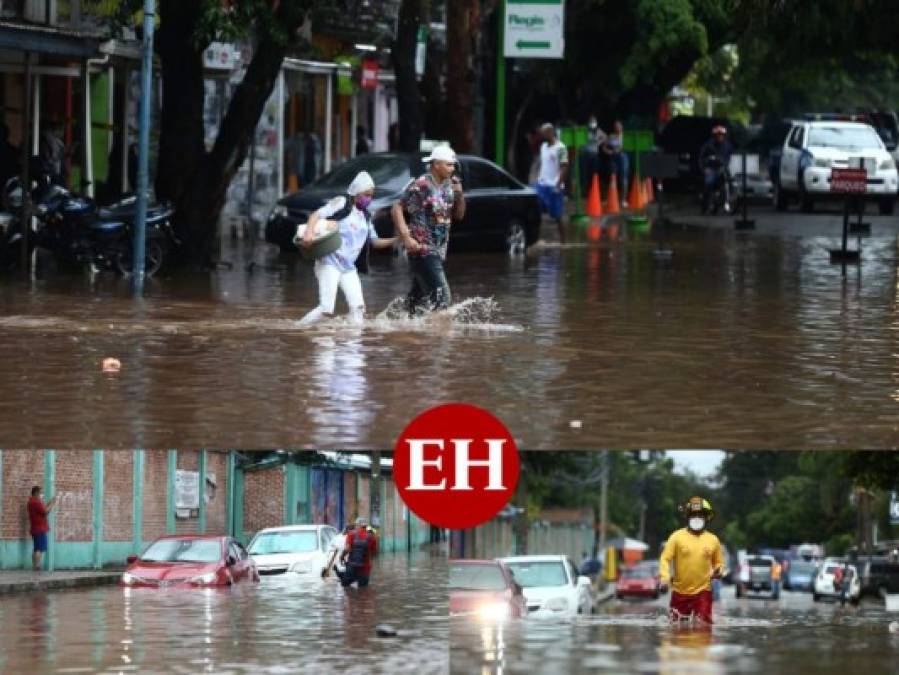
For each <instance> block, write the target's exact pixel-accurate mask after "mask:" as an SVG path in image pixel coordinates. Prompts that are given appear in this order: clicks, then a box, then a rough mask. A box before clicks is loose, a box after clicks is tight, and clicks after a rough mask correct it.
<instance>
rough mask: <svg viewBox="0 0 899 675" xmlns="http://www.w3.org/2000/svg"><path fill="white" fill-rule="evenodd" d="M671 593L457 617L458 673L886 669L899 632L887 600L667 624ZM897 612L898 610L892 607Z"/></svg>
mask: <svg viewBox="0 0 899 675" xmlns="http://www.w3.org/2000/svg"><path fill="white" fill-rule="evenodd" d="M664 602H665V600H664V599H662V600H660V601H659V602H646V603H636V602H630V603H629V602H613V603H612V604H611V605H604V606H601V608H600V613H599V614H597V615H594V616H584V617H579V618H577V619H575V620H571V621H553V620H540V619H536V620H535V619H525V620H523V621H512V622H509V623H507V624H505V625H500V626H496V625H494V626H488V625H484V624H481V625H476V624H475V625H473V624H472V623H471V622H468V621H464V620H457V619H455V618H454V619H452V620H451V623H450V633H451V638H450V640H451V647H450V660H451V664H452V671H453V672H454V673H484V674H485V675H486V674H487V673H492V674H493V673H495V674H497V675H498V674H499V673H519V672H521V673H557V672H565V673H587V672H607V673H663V674H669V673H670V674H690V675H693V674H695V673H714V674H718V673H721V674H724V673H758V672H764V673H799V672H803V673H805V672H809V673H812V672H814V673H848V672H856V673H864V672H868V673H880V672H888V671H889V670H890V669H891V668H893V667H894V664H895V659H896V655H897V653H899V635H897V634H890V632H889V628H888V625H889V622H890V619H891V616H890V615H889V614H887V613H886V612H885V611H884V608H883V604H882V603H876V604H875V603H871V604H869V603H867V602H866V603H863V604H862V605H861V607H860V608H854V607H845V608H841V607H839V606H838V605H835V604H821V605H818V604H815V603H813V602H812V599H811V597H810V595H808V594H799V593H784V594H783V595H782V596H781V600H780V601H777V602H772V601H763V600H735V599H734V598H733V594H732V592H730V591H728V593H727V595H726V596H725V598H724V600H723V601H722V602H721V603H719V605H718V606H717V607H716V615H715V620H716V623H715V625H714V626H712V627H690V626H682V625H670V624H669V623H668V621H667V619H666V618H665V605H664ZM893 618H894V617H893Z"/></svg>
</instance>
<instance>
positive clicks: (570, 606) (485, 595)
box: [449, 555, 596, 621]
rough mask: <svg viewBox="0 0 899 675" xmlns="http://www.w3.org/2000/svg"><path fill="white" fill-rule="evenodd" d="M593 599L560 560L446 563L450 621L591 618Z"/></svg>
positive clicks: (564, 559)
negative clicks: (453, 618) (460, 618)
mask: <svg viewBox="0 0 899 675" xmlns="http://www.w3.org/2000/svg"><path fill="white" fill-rule="evenodd" d="M595 604H596V596H595V593H594V591H593V586H592V584H591V582H590V578H589V577H587V576H584V575H581V574H579V573H578V569H577V567H576V566H575V564H574V563H573V562H572V561H571V559H570V558H568V557H566V556H562V555H531V556H512V557H507V558H498V559H494V560H451V561H450V569H449V605H450V615H451V616H474V617H478V618H481V619H484V620H488V621H504V620H506V619H520V618H525V617H528V616H532V617H541V616H542V617H560V618H562V617H574V616H577V615H583V614H591V613H592V612H593V611H594V608H595Z"/></svg>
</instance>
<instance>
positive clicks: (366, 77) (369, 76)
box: [361, 59, 378, 89]
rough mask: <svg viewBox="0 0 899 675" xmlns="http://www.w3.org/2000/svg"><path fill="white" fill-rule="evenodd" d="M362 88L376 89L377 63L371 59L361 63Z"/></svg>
mask: <svg viewBox="0 0 899 675" xmlns="http://www.w3.org/2000/svg"><path fill="white" fill-rule="evenodd" d="M361 84H362V88H363V89H377V88H378V62H377V61H374V60H372V59H366V60H365V61H363V62H362V82H361Z"/></svg>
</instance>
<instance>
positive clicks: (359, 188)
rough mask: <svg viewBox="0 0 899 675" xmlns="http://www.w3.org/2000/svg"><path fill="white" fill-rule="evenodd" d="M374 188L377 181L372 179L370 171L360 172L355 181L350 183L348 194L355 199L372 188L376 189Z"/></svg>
mask: <svg viewBox="0 0 899 675" xmlns="http://www.w3.org/2000/svg"><path fill="white" fill-rule="evenodd" d="M374 186H375V181H374V180H372V177H371V175H370V174H369V173H368V171H360V172H359V173H358V174H357V175H356V177H355V178H354V179H353V182H352V183H350V186H349V187H348V188H347V189H346V192H347V194H348V195H349V196H350V197H355V196H356V195H358V194H362V193H363V192H367V191H368V190H371V189H372V188H374Z"/></svg>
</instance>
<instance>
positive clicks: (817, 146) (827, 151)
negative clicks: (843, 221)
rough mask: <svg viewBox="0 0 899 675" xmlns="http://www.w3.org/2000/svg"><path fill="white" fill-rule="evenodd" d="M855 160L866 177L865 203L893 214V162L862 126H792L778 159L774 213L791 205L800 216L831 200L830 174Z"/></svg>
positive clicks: (898, 181) (896, 184)
mask: <svg viewBox="0 0 899 675" xmlns="http://www.w3.org/2000/svg"><path fill="white" fill-rule="evenodd" d="M856 159H861V160H862V162H863V165H864V167H865V168H866V169H867V171H868V176H867V192H866V195H867V197H869V198H871V199H876V200H877V203H878V205H879V206H880V212H881V213H882V214H890V213H892V212H893V209H894V207H895V203H896V193H897V191H899V177H897V173H896V162H895V160H894V159H893V158H892V156H891V155H890V153H889V151H888V150H887V149H886V146H885V145H884V143H883V140H882V139H881V138H880V136H879V135H878V134H877V132H876V131H875V130H874V127H872V126H871V125H869V124H864V123H861V122H831V121H803V122H797V123H796V124H795V125H794V126H793V128H792V129H791V130H790V132H789V133H788V134H787V138H786V140H785V141H784V146H783V152H782V154H781V157H780V174H779V176H778V180H777V181H776V184H775V187H774V200H775V205H776V207H777V208H778V209H785V208H786V207H787V204H788V203H789V201H790V200H792V199H796V200H798V201H799V203H800V205H801V208H802V210H803V211H811V210H813V209H814V203H815V200H816V199H822V198H824V197H826V196H829V195H830V178H831V170H832V169H836V168H841V169H845V168H850V164H851V160H856Z"/></svg>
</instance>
